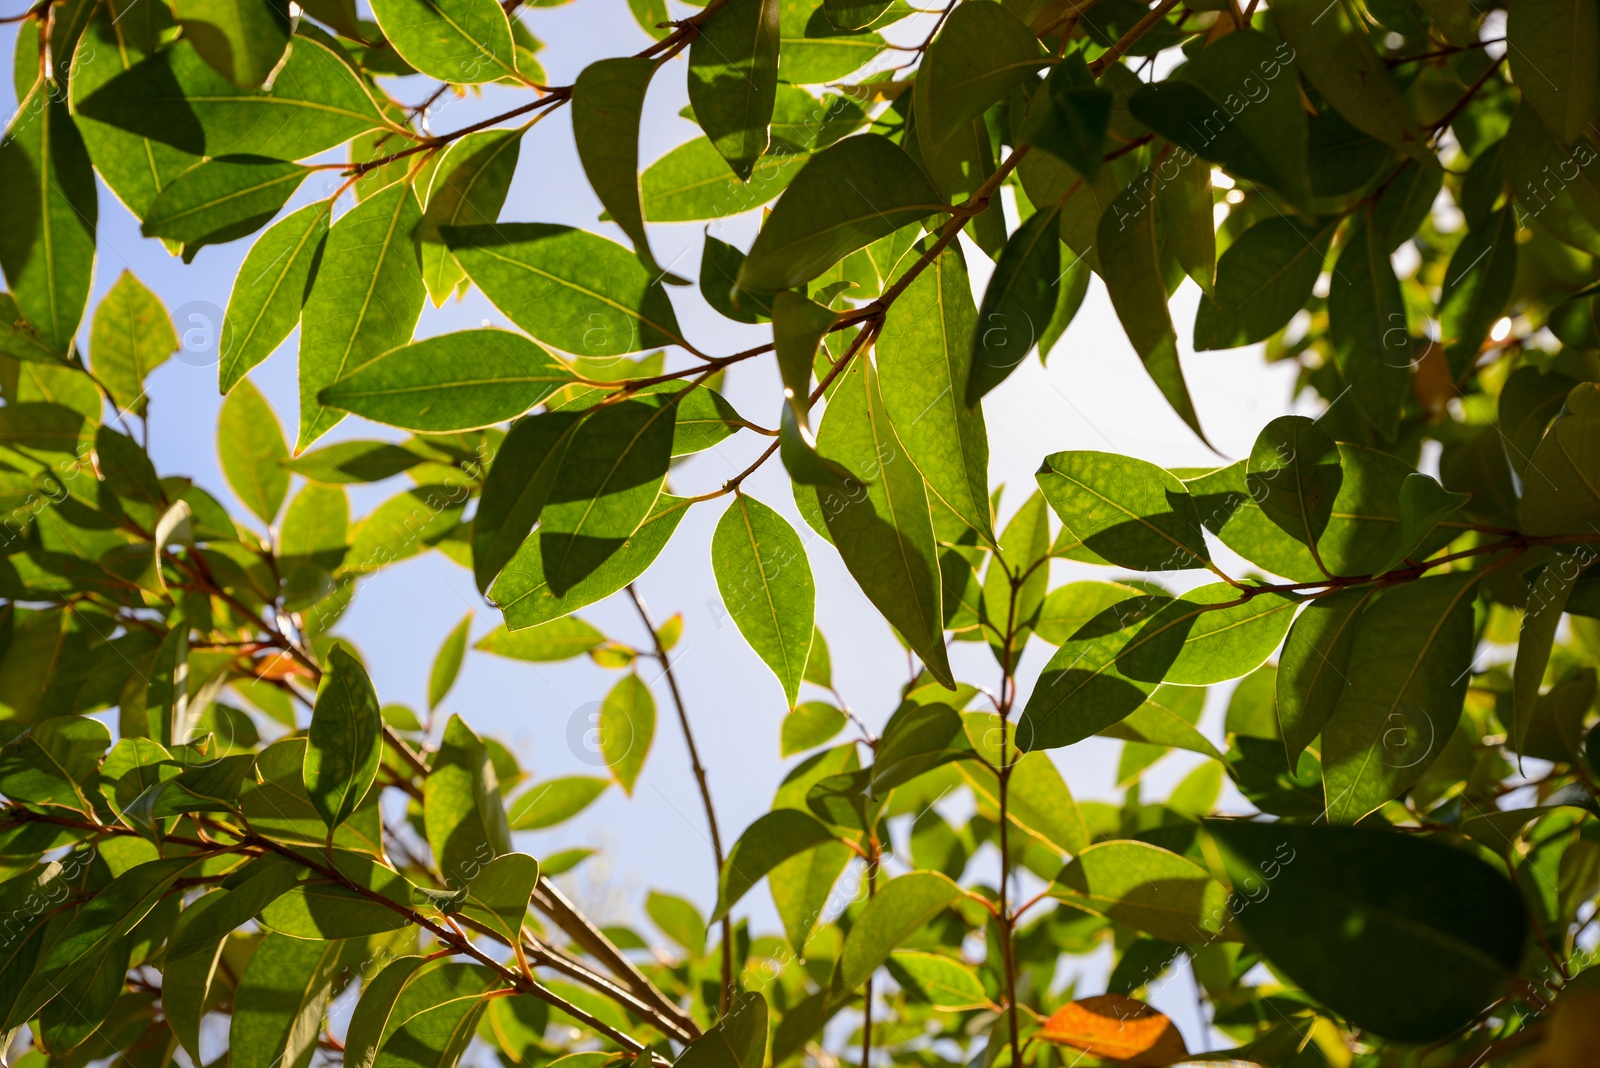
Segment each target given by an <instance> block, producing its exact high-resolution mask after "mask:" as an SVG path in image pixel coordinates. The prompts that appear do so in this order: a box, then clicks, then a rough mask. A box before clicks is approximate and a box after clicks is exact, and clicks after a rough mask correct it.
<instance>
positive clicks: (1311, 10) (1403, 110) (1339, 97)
mask: <svg viewBox="0 0 1600 1068" xmlns="http://www.w3.org/2000/svg"><path fill="white" fill-rule="evenodd" d="M1272 21H1273V25H1274V26H1276V27H1277V30H1278V34H1279V35H1280V36H1281V37H1282V38H1283V40H1284V41H1285V42H1286V43H1287V44H1288V46H1289V47H1290V48H1291V49H1292V50H1293V55H1294V59H1295V61H1296V63H1297V64H1298V65H1299V68H1300V73H1301V74H1304V75H1305V78H1306V81H1308V82H1310V83H1311V84H1312V85H1313V86H1314V87H1315V88H1316V90H1317V92H1318V93H1320V94H1322V97H1323V98H1324V99H1325V100H1327V101H1328V103H1329V104H1330V105H1332V106H1333V108H1334V109H1335V110H1337V111H1338V112H1339V114H1340V115H1342V116H1343V117H1344V118H1346V119H1348V120H1349V121H1350V123H1351V125H1353V126H1355V127H1356V128H1357V129H1359V130H1362V131H1364V132H1365V133H1368V134H1370V135H1371V136H1373V137H1376V138H1377V139H1378V140H1380V141H1382V142H1383V143H1384V144H1386V145H1389V146H1390V147H1391V148H1396V149H1399V150H1400V151H1401V152H1402V153H1405V154H1406V155H1410V156H1420V155H1422V154H1423V153H1424V152H1425V151H1426V150H1425V147H1424V144H1423V136H1422V132H1421V131H1420V130H1419V129H1418V128H1417V121H1416V119H1414V118H1413V117H1412V115H1411V109H1410V107H1409V106H1407V104H1406V100H1405V97H1403V96H1402V95H1401V94H1400V89H1399V87H1398V86H1396V85H1395V83H1394V79H1393V78H1391V77H1390V76H1389V70H1388V68H1387V67H1386V66H1384V63H1383V60H1382V59H1380V58H1379V57H1378V54H1377V52H1376V51H1375V50H1374V49H1373V47H1372V43H1371V41H1369V40H1368V39H1367V33H1366V27H1365V23H1364V22H1363V21H1361V19H1360V17H1359V16H1356V15H1354V14H1352V12H1351V10H1350V9H1348V8H1346V6H1345V4H1344V2H1343V0H1340V2H1339V3H1337V4H1335V5H1334V6H1333V7H1331V8H1330V7H1328V6H1327V5H1325V4H1322V3H1319V2H1318V0H1286V2H1284V3H1280V4H1278V5H1277V6H1276V7H1274V8H1273V9H1272Z"/></svg>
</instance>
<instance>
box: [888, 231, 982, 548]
mask: <svg viewBox="0 0 1600 1068" xmlns="http://www.w3.org/2000/svg"><path fill="white" fill-rule="evenodd" d="M976 318H977V309H975V308H974V307H973V304H972V283H971V282H970V281H968V279H967V269H966V264H965V263H964V262H963V260H962V256H961V252H960V250H959V246H955V245H952V246H951V247H950V248H948V249H946V250H945V251H944V252H943V253H941V254H940V256H939V258H938V259H937V260H936V261H934V262H933V263H932V264H930V265H929V267H928V269H927V270H925V271H923V272H922V273H921V274H920V275H918V276H917V278H916V280H915V281H914V282H912V283H911V286H910V287H909V288H908V289H906V291H905V292H904V293H903V294H901V296H900V299H899V300H897V301H895V302H894V304H892V305H890V307H889V313H888V315H887V316H886V317H885V319H884V323H883V330H882V333H880V334H879V336H878V339H877V342H876V348H877V358H878V375H879V378H880V383H881V385H880V388H881V392H882V397H883V407H884V410H885V411H886V412H887V414H888V416H889V422H890V423H891V424H892V425H893V427H894V434H895V436H896V437H897V438H898V439H899V441H900V443H901V444H902V445H903V446H904V447H905V450H906V456H907V457H908V458H909V459H910V461H911V463H912V464H913V465H915V467H916V469H917V470H918V471H919V472H921V474H922V477H923V479H924V481H926V482H927V484H928V488H929V489H931V490H932V491H933V492H934V493H935V494H937V495H938V497H939V498H940V499H941V500H943V501H944V503H945V504H947V505H949V506H950V509H951V510H952V511H953V512H955V513H956V514H957V515H959V516H960V517H961V518H962V519H963V520H965V521H966V523H967V525H968V526H970V527H972V528H973V529H974V530H976V531H977V532H978V533H979V534H980V535H982V536H983V537H984V538H985V539H988V540H991V541H992V540H993V538H994V529H993V526H992V525H991V523H990V519H989V439H988V435H987V433H986V431H985V428H984V424H983V412H982V411H981V410H979V409H976V408H971V407H969V406H968V405H967V404H966V403H964V402H965V399H966V397H967V389H968V387H967V374H968V370H969V367H970V361H971V353H972V346H973V335H974V333H976V328H977V323H976Z"/></svg>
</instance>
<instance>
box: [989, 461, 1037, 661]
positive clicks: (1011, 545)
mask: <svg viewBox="0 0 1600 1068" xmlns="http://www.w3.org/2000/svg"><path fill="white" fill-rule="evenodd" d="M1049 555H1050V509H1049V508H1047V507H1046V506H1045V499H1044V494H1042V493H1039V492H1038V491H1035V492H1034V493H1033V494H1032V495H1031V496H1030V497H1029V498H1028V499H1027V500H1026V501H1024V502H1023V504H1022V507H1021V508H1018V509H1017V511H1016V514H1015V515H1013V516H1012V517H1011V521H1010V522H1009V523H1007V524H1006V528H1005V531H1004V532H1003V533H1002V534H1001V535H1000V552H999V555H998V556H995V557H991V558H990V561H989V566H988V569H987V570H986V571H985V572H984V575H983V593H982V604H981V609H980V612H979V615H980V617H981V618H982V619H983V620H984V621H985V622H987V623H988V624H989V628H990V634H989V648H990V649H991V650H993V651H994V654H995V658H996V660H998V661H999V662H1000V663H1001V664H1010V665H1015V664H1016V662H1017V660H1018V658H1019V657H1020V656H1021V655H1022V650H1023V649H1024V648H1026V647H1027V644H1028V635H1030V634H1031V633H1032V632H1033V621H1034V618H1035V617H1036V616H1037V615H1038V613H1039V609H1040V608H1041V607H1042V606H1043V605H1044V599H1045V592H1046V591H1047V590H1048V589H1049V588H1050V567H1049V564H1048V560H1049ZM1008 635H1009V636H1010V640H1009V643H1008V642H1007V640H1006V639H1007V636H1008Z"/></svg>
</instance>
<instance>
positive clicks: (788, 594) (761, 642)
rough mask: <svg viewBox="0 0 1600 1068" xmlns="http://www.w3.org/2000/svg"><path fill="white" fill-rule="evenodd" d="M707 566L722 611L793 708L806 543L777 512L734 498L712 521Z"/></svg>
mask: <svg viewBox="0 0 1600 1068" xmlns="http://www.w3.org/2000/svg"><path fill="white" fill-rule="evenodd" d="M711 561H712V570H713V571H714V572H715V574H716V578H717V589H718V591H719V592H720V593H721V594H722V601H723V604H724V606H725V607H726V608H727V610H728V614H729V615H730V616H732V617H733V621H734V623H735V625H737V626H738V628H739V633H741V634H743V635H744V638H745V641H747V642H749V643H750V647H751V648H752V649H754V650H755V651H756V655H757V656H759V657H761V659H762V662H764V663H765V664H766V665H767V666H768V667H769V668H771V669H772V672H773V674H775V675H777V676H778V683H779V685H781V686H782V687H783V693H784V697H785V699H786V700H787V701H788V704H789V707H790V708H793V707H794V704H795V701H796V700H797V699H798V697H799V694H800V679H801V676H802V675H803V674H804V672H805V666H806V654H807V653H808V652H809V651H810V648H811V631H812V615H813V611H814V609H815V601H816V587H815V584H814V583H813V582H812V579H811V564H810V562H809V561H808V560H807V559H806V550H805V545H804V544H803V543H802V542H801V541H800V538H799V536H798V535H797V534H796V533H795V532H794V528H793V527H791V526H790V525H789V524H788V522H787V521H786V520H785V519H784V518H783V517H782V516H781V515H779V514H778V513H777V512H775V511H773V510H772V509H771V508H769V507H767V506H766V505H764V504H762V503H761V502H760V501H757V500H755V499H754V498H752V497H747V496H745V495H744V494H742V493H740V494H736V495H735V496H734V501H733V504H732V505H730V506H729V508H728V510H727V511H726V512H724V513H723V516H722V519H721V521H720V522H718V523H717V529H716V532H715V533H714V534H713V535H712V539H711Z"/></svg>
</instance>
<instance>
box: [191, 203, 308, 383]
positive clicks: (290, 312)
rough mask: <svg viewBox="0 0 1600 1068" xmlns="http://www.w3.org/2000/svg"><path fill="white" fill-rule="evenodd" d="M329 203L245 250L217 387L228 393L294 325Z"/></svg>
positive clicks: (226, 321) (278, 226)
mask: <svg viewBox="0 0 1600 1068" xmlns="http://www.w3.org/2000/svg"><path fill="white" fill-rule="evenodd" d="M332 206H333V202H332V201H322V202H319V203H316V204H309V205H307V206H306V207H303V208H301V209H300V210H299V211H297V212H295V213H294V214H293V215H290V216H288V217H286V218H284V219H282V220H280V221H279V222H277V223H275V224H274V225H273V226H272V228H271V229H270V230H268V231H267V232H266V233H264V234H262V235H261V237H260V238H258V239H257V240H256V243H255V244H254V245H252V246H250V251H249V253H247V254H246V255H245V258H244V263H242V264H240V266H239V274H238V276H237V277H236V278H235V279H234V283H233V292H232V294H231V295H230V296H229V297H228V311H227V314H225V315H224V316H223V318H222V337H221V340H220V342H219V343H218V346H217V349H218V351H219V352H220V353H221V354H222V358H221V361H220V362H219V364H218V366H217V376H218V387H219V388H220V389H221V390H222V392H223V393H228V392H231V391H232V390H233V387H234V386H236V385H238V384H239V382H240V380H241V379H243V378H244V376H245V375H246V374H248V373H249V372H250V369H251V368H252V367H254V366H256V364H258V363H260V362H261V361H262V360H265V359H266V358H267V357H268V356H270V355H272V352H273V350H274V349H276V348H277V347H278V346H279V345H280V344H282V343H283V339H284V338H286V337H288V336H289V331H291V330H293V329H294V327H295V324H296V323H298V322H299V321H300V308H301V305H302V304H303V303H304V302H305V295H306V290H307V289H308V288H309V284H310V281H311V266H312V264H313V263H315V262H316V261H317V257H318V255H319V254H320V252H321V250H322V245H323V241H324V240H325V239H326V238H327V236H328V219H329V217H330V215H331V208H332Z"/></svg>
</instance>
